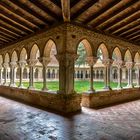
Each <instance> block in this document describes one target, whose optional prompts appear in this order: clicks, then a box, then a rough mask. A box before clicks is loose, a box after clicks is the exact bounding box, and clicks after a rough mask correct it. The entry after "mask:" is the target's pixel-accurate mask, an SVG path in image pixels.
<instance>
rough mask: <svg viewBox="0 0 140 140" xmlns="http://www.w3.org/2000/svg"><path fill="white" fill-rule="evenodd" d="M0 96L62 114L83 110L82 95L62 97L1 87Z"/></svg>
mask: <svg viewBox="0 0 140 140" xmlns="http://www.w3.org/2000/svg"><path fill="white" fill-rule="evenodd" d="M0 95H1V96H6V97H9V98H12V99H16V100H19V101H22V102H23V101H24V102H26V103H30V104H32V105H39V106H42V107H45V108H48V109H52V110H55V111H58V112H62V113H71V112H76V111H79V110H81V106H80V103H81V95H80V94H74V95H70V94H69V95H66V94H65V95H62V94H57V93H53V92H43V91H37V90H27V89H19V88H14V87H7V86H0Z"/></svg>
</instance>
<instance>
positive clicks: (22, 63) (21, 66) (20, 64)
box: [18, 61, 26, 88]
mask: <svg viewBox="0 0 140 140" xmlns="http://www.w3.org/2000/svg"><path fill="white" fill-rule="evenodd" d="M18 64H19V68H20V78H19V79H20V80H19V86H18V87H19V88H24V86H23V83H22V81H23V70H24V68H25V65H26V61H19V63H18Z"/></svg>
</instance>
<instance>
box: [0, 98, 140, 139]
mask: <svg viewBox="0 0 140 140" xmlns="http://www.w3.org/2000/svg"><path fill="white" fill-rule="evenodd" d="M0 106H1V109H0V126H1V127H0V138H1V140H9V139H10V140H11V139H13V140H20V139H34V140H35V139H37V140H42V139H43V140H44V139H45V140H54V139H57V140H79V139H82V140H87V139H88V140H93V139H95V140H96V139H107V140H108V139H110V140H118V139H119V140H124V139H134V140H135V139H139V138H140V131H139V130H140V125H139V121H140V120H139V116H140V108H139V106H140V101H139V100H138V101H134V102H129V103H125V104H123V105H117V106H114V107H108V108H105V109H99V110H93V109H87V108H83V111H82V112H81V113H80V114H77V115H74V116H69V117H63V116H60V115H57V114H54V113H51V112H47V111H43V110H41V109H37V108H34V107H31V106H27V105H24V104H21V103H18V102H15V101H12V100H9V99H5V98H3V97H0ZM132 110H133V111H132Z"/></svg>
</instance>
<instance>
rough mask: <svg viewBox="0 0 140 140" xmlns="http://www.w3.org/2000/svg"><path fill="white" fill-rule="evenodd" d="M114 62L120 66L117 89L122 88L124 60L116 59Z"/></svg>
mask: <svg viewBox="0 0 140 140" xmlns="http://www.w3.org/2000/svg"><path fill="white" fill-rule="evenodd" d="M114 64H115V65H116V66H117V68H118V86H117V89H122V66H123V61H121V60H120V61H115V62H114Z"/></svg>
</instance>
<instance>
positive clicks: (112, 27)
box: [106, 11, 140, 33]
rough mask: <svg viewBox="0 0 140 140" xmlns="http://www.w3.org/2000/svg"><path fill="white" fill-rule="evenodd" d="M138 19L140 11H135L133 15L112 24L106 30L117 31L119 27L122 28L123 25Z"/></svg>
mask: <svg viewBox="0 0 140 140" xmlns="http://www.w3.org/2000/svg"><path fill="white" fill-rule="evenodd" d="M137 19H140V11H139V12H136V13H134V14H133V15H131V16H129V17H127V18H124V19H123V20H121V21H118V22H116V23H115V24H113V25H112V26H110V27H109V28H107V29H106V31H109V32H112V33H116V32H118V29H120V28H121V27H123V26H125V25H127V24H130V23H131V22H134V21H136V20H137Z"/></svg>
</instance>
